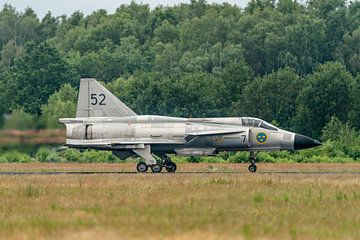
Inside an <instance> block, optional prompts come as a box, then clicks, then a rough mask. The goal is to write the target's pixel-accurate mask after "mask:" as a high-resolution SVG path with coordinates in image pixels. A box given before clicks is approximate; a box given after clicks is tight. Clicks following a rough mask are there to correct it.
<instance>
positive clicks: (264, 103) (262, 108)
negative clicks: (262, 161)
mask: <svg viewBox="0 0 360 240" xmlns="http://www.w3.org/2000/svg"><path fill="white" fill-rule="evenodd" d="M300 89H301V80H300V77H299V76H298V75H297V74H296V72H295V70H294V69H291V68H285V69H281V70H279V71H277V72H274V73H271V74H269V75H267V76H264V77H259V78H256V79H255V80H254V81H252V82H251V83H249V84H248V85H247V86H246V87H245V88H244V89H243V91H242V92H243V94H242V97H241V99H239V101H238V102H237V103H236V105H235V109H234V111H235V112H238V113H241V115H246V116H255V117H259V118H262V119H265V120H267V121H273V120H275V121H276V122H277V123H279V125H280V126H281V127H283V128H287V129H290V128H291V120H292V117H293V116H294V115H295V113H296V108H295V103H296V97H297V95H298V93H299V91H300Z"/></svg>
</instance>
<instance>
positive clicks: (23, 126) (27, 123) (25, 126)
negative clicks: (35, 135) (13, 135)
mask: <svg viewBox="0 0 360 240" xmlns="http://www.w3.org/2000/svg"><path fill="white" fill-rule="evenodd" d="M35 126H36V123H35V118H34V116H32V115H31V114H28V113H25V112H24V111H22V110H14V111H13V112H12V113H11V114H9V115H7V116H6V117H5V122H4V127H3V128H4V129H18V130H29V129H34V128H35Z"/></svg>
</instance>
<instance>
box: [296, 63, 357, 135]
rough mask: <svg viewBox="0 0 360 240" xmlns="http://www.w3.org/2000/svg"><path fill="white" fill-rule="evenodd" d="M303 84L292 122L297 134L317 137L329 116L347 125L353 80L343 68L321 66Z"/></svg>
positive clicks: (327, 64)
mask: <svg viewBox="0 0 360 240" xmlns="http://www.w3.org/2000/svg"><path fill="white" fill-rule="evenodd" d="M305 83H306V85H305V87H304V88H303V89H302V91H301V92H300V94H299V96H298V98H297V113H296V116H295V118H294V123H295V127H296V129H297V130H298V131H299V132H301V133H304V134H307V135H310V136H313V137H319V136H320V132H321V129H322V128H323V126H324V125H325V124H326V123H327V122H328V121H329V120H330V118H331V117H332V116H336V117H337V118H338V119H339V120H341V121H343V122H347V120H348V112H349V110H350V108H351V96H350V91H351V86H352V85H353V78H352V76H351V74H350V73H349V72H347V71H346V69H345V66H344V65H342V64H341V63H338V62H328V63H325V64H323V65H320V66H319V67H317V69H316V71H315V72H314V73H313V74H312V75H310V76H308V77H307V78H306V82H305Z"/></svg>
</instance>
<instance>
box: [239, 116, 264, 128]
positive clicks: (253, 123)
mask: <svg viewBox="0 0 360 240" xmlns="http://www.w3.org/2000/svg"><path fill="white" fill-rule="evenodd" d="M241 121H242V126H245V127H259V125H260V123H261V120H260V119H257V118H242V119H241Z"/></svg>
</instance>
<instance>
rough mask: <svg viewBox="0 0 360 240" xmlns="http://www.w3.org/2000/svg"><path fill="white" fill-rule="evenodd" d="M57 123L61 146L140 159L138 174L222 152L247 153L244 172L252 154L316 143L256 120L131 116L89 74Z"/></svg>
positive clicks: (171, 169)
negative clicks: (72, 112) (73, 106)
mask: <svg viewBox="0 0 360 240" xmlns="http://www.w3.org/2000/svg"><path fill="white" fill-rule="evenodd" d="M154 97H155V96H154ZM59 122H60V123H63V124H65V125H66V146H67V147H70V148H77V149H97V150H110V151H112V152H113V154H114V155H115V156H117V157H118V158H120V159H122V160H125V159H127V158H129V157H131V156H138V157H140V158H142V159H143V161H141V162H140V163H139V164H138V165H137V171H138V172H140V173H144V172H147V171H148V169H149V168H150V169H151V171H152V172H154V173H159V172H161V171H162V170H163V169H166V171H167V172H170V173H172V172H175V171H176V170H177V166H176V164H175V163H174V162H173V161H171V158H170V155H174V154H175V155H179V156H214V155H217V154H218V153H220V152H222V151H248V152H250V156H249V162H250V163H251V164H250V166H249V168H248V170H249V171H250V172H256V170H257V166H256V165H255V162H256V154H257V153H258V152H261V151H280V150H299V149H305V148H312V147H316V146H319V145H321V143H320V142H318V141H316V140H314V139H311V138H309V137H306V136H303V135H300V134H297V133H293V132H289V131H286V130H283V129H280V128H278V127H275V126H273V125H271V124H270V123H268V122H266V121H264V120H261V119H258V118H251V117H228V118H180V117H166V116H155V115H137V114H136V113H135V112H134V111H133V110H131V109H130V108H129V107H128V106H126V105H125V104H124V103H123V102H122V101H120V100H119V99H118V98H117V97H116V96H114V95H113V94H112V93H111V92H110V91H109V90H107V89H106V88H105V87H104V86H103V85H101V84H100V83H99V82H97V81H96V80H95V79H93V78H85V79H81V81H80V91H79V98H78V105H77V112H76V118H62V119H59ZM155 156H157V157H158V158H157V159H156V158H155Z"/></svg>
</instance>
